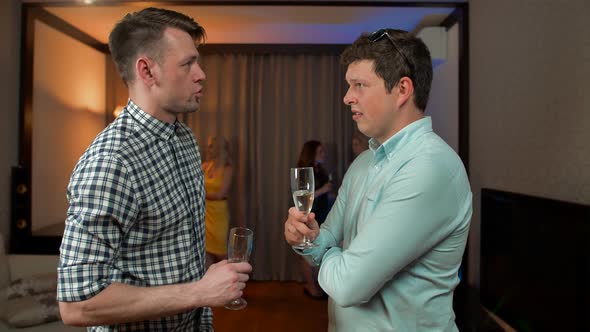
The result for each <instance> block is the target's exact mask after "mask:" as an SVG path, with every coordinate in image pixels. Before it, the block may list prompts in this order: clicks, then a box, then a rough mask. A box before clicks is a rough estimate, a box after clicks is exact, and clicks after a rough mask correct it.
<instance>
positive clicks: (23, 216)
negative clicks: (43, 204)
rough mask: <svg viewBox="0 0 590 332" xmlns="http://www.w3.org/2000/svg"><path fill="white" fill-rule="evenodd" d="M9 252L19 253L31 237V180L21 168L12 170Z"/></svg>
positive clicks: (25, 170)
mask: <svg viewBox="0 0 590 332" xmlns="http://www.w3.org/2000/svg"><path fill="white" fill-rule="evenodd" d="M11 182H12V183H11V187H10V189H11V200H12V202H11V203H12V210H11V223H10V235H11V236H10V251H11V252H20V251H22V249H23V248H22V247H23V246H25V245H26V243H27V242H28V239H29V238H30V236H31V180H30V178H29V171H28V169H27V168H25V167H22V166H16V167H13V168H12V181H11Z"/></svg>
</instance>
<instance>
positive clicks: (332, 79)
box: [185, 52, 354, 280]
mask: <svg viewBox="0 0 590 332" xmlns="http://www.w3.org/2000/svg"><path fill="white" fill-rule="evenodd" d="M333 53H334V54H330V53H328V54H312V55H310V54H274V55H273V54H256V53H252V52H250V53H242V54H240V53H239V52H223V53H212V54H205V55H203V57H202V65H203V69H204V70H205V73H206V74H207V80H206V83H205V92H204V96H203V98H202V102H201V109H200V110H199V111H198V112H197V113H194V114H190V115H188V116H186V117H185V121H186V122H187V123H188V124H189V126H190V127H191V128H192V129H193V131H194V133H195V136H196V137H197V141H198V142H199V146H200V150H201V153H202V154H203V156H204V154H205V148H206V143H207V137H208V136H209V135H223V136H224V137H225V138H226V139H227V140H228V141H229V142H230V150H231V156H232V160H233V162H234V178H233V183H232V189H231V194H230V197H229V204H230V210H231V221H230V227H231V226H236V225H240V226H246V227H249V228H251V229H253V230H254V234H255V245H254V251H253V254H252V258H251V263H252V264H253V267H254V271H253V273H252V278H253V279H256V280H301V276H300V272H299V262H298V259H297V256H296V254H295V253H294V252H293V251H292V249H291V248H290V246H289V245H288V244H287V243H286V242H285V240H284V237H283V223H284V221H285V218H286V215H287V210H288V208H289V207H290V206H292V205H293V202H292V198H291V193H290V187H289V186H290V182H289V168H290V167H294V166H295V164H296V162H297V158H298V155H299V152H300V150H301V147H302V145H303V143H304V142H305V141H307V140H310V139H317V140H319V141H321V142H322V143H323V144H324V146H325V148H326V150H327V159H328V167H329V168H331V169H332V170H333V172H334V174H335V175H336V181H337V182H339V181H340V180H341V178H342V175H343V173H344V170H345V168H346V167H347V166H348V164H349V161H350V158H351V151H350V137H351V134H352V131H353V128H354V123H353V121H352V119H351V113H350V110H349V108H348V107H346V106H345V105H344V104H343V102H342V98H343V97H344V93H345V92H346V88H347V84H346V82H345V80H344V75H345V70H346V69H345V68H344V67H343V66H342V65H340V63H339V55H338V54H336V52H333ZM338 53H339V52H338Z"/></svg>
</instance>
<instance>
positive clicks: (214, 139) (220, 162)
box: [207, 136, 231, 167]
mask: <svg viewBox="0 0 590 332" xmlns="http://www.w3.org/2000/svg"><path fill="white" fill-rule="evenodd" d="M209 143H211V145H212V146H213V150H214V151H215V157H214V158H211V156H209V155H207V161H211V162H213V163H214V164H215V165H216V166H224V167H225V166H230V165H231V158H230V155H229V143H228V141H227V140H226V139H225V138H224V137H222V136H209V139H208V140H207V148H209Z"/></svg>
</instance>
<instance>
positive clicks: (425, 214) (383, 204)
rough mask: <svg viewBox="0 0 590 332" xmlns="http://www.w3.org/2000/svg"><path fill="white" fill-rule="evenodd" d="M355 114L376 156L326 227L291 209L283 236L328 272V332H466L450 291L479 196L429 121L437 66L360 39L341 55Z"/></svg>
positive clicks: (415, 51)
mask: <svg viewBox="0 0 590 332" xmlns="http://www.w3.org/2000/svg"><path fill="white" fill-rule="evenodd" d="M342 63H343V64H344V65H346V66H347V71H346V82H347V83H348V86H349V88H348V91H347V93H346V95H345V96H344V103H345V104H346V105H348V106H349V107H350V112H351V115H352V119H353V120H354V121H356V123H357V125H358V128H359V130H360V131H361V132H362V133H363V134H365V135H367V136H368V137H371V139H370V141H369V147H370V152H365V153H362V154H361V155H360V156H359V157H357V158H356V159H355V160H354V162H353V163H352V164H351V165H350V167H349V168H348V171H347V172H346V174H345V176H344V180H343V182H342V185H341V186H340V189H339V191H338V197H337V199H336V203H335V204H334V207H333V208H332V210H331V211H330V213H329V214H328V218H327V219H326V221H325V222H324V223H323V224H322V225H321V228H320V226H319V223H318V221H317V220H316V218H315V216H314V214H313V213H310V214H309V216H305V215H304V214H303V213H301V212H299V211H298V210H297V209H296V208H291V209H290V210H289V215H288V218H287V221H286V222H285V228H284V231H285V238H286V240H287V242H288V243H290V244H292V245H294V244H297V243H300V242H301V240H302V237H303V235H305V236H307V237H308V238H310V239H313V240H314V241H313V243H314V244H315V245H316V247H315V248H311V249H306V250H304V251H300V253H301V254H302V255H303V257H305V258H306V259H307V260H308V261H309V262H310V263H313V264H316V265H318V266H320V271H319V277H318V280H319V284H320V285H321V287H322V289H323V290H324V291H325V292H326V293H327V294H328V296H329V301H328V307H329V309H328V311H329V331H405V332H414V331H445V332H446V331H457V326H456V324H455V314H454V312H453V307H452V302H453V292H454V289H455V287H456V286H457V284H458V283H459V278H458V275H457V274H458V270H459V266H460V264H461V260H462V256H463V251H464V250H465V245H466V242H467V235H468V233H469V225H470V220H471V214H472V194H471V189H470V184H469V181H468V178H467V173H466V171H465V168H464V166H463V163H462V162H461V159H460V158H459V156H457V154H456V153H455V152H454V150H453V149H452V148H451V147H449V146H448V145H447V144H446V143H445V142H444V141H443V140H442V139H441V138H440V137H439V136H438V135H436V134H435V133H434V132H433V130H432V122H431V119H430V117H428V116H425V115H424V110H425V109H426V104H427V101H428V95H429V92H430V85H431V82H432V62H431V58H430V53H429V51H428V48H427V47H426V45H425V44H424V42H423V41H422V40H420V39H419V38H417V37H415V36H414V35H412V34H410V33H408V32H406V31H401V30H395V29H382V30H378V31H376V32H374V33H371V34H362V35H361V36H360V37H359V38H357V39H356V40H355V42H354V43H353V44H352V45H351V46H350V47H348V48H347V49H346V50H345V51H344V53H343V54H342Z"/></svg>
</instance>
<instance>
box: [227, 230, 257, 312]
mask: <svg viewBox="0 0 590 332" xmlns="http://www.w3.org/2000/svg"><path fill="white" fill-rule="evenodd" d="M253 243H254V232H253V231H252V230H251V229H248V228H245V227H233V228H232V229H230V231H229V238H228V240H227V261H228V262H229V263H239V262H247V261H248V260H249V259H250V254H251V253H252V245H253ZM246 305H248V302H246V300H244V299H243V298H241V297H240V298H238V299H235V300H233V301H231V302H230V303H228V304H226V305H224V307H225V308H226V309H230V310H240V309H243V308H245V307H246Z"/></svg>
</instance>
